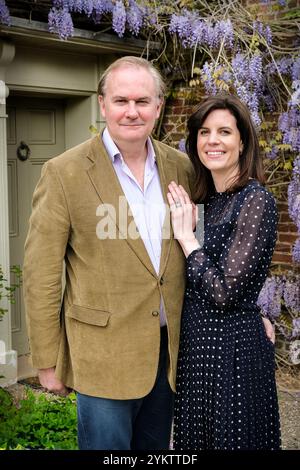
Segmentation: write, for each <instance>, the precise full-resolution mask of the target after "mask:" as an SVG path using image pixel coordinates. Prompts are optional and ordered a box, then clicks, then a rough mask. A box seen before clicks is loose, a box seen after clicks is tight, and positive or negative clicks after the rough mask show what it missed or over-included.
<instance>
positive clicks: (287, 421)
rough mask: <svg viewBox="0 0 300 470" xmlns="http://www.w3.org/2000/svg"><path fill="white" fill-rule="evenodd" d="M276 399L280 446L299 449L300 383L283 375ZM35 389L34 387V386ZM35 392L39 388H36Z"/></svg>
mask: <svg viewBox="0 0 300 470" xmlns="http://www.w3.org/2000/svg"><path fill="white" fill-rule="evenodd" d="M277 385H278V399H279V409H280V420H281V433H282V448H283V449H285V450H287V449H288V450H295V449H298V450H300V386H299V387H298V385H300V383H299V382H297V383H296V384H295V383H293V384H291V382H290V381H289V380H288V379H287V378H286V377H285V378H284V379H282V377H281V378H280V379H279V380H278V381H277ZM8 390H9V391H10V392H11V393H12V394H13V396H14V398H15V401H16V402H18V401H19V400H20V399H21V398H23V395H24V385H23V384H19V383H18V384H15V385H12V386H11V387H8ZM34 390H36V388H34ZM36 392H37V393H39V392H40V390H36ZM52 396H53V395H52Z"/></svg>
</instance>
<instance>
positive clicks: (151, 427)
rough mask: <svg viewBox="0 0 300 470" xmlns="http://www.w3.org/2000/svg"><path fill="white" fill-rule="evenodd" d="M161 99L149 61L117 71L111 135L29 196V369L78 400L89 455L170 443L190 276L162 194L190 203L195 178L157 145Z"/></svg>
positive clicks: (103, 93)
mask: <svg viewBox="0 0 300 470" xmlns="http://www.w3.org/2000/svg"><path fill="white" fill-rule="evenodd" d="M163 94H164V84H163V81H162V79H161V77H160V75H159V73H158V72H157V70H156V69H155V68H154V67H153V66H152V65H151V64H150V63H149V62H147V61H146V60H144V59H139V58H135V57H124V58H122V59H119V60H117V61H116V62H114V63H113V64H112V65H111V66H110V67H109V69H108V70H107V71H106V72H105V73H104V75H103V77H102V78H101V80H100V83H99V104H100V108H101V111H102V115H103V116H104V117H105V118H106V123H107V127H106V129H105V131H104V132H103V134H102V135H101V136H96V137H94V138H92V139H91V140H89V141H87V142H85V143H83V144H81V145H79V146H77V147H75V148H73V149H71V150H68V151H67V152H65V153H64V154H62V155H60V156H58V157H56V158H54V159H52V160H50V161H49V162H48V163H46V165H45V166H44V168H43V171H42V176H41V179H40V181H39V183H38V185H37V188H36V190H35V193H34V197H33V212H32V216H31V220H30V229H29V234H28V237H27V241H26V245H25V261H24V288H25V304H26V312H27V319H28V331H29V338H30V344H31V352H32V359H33V365H34V366H35V367H37V368H38V369H39V379H40V382H41V384H42V385H43V386H44V387H46V388H47V389H48V390H51V391H54V392H56V393H61V394H66V393H67V392H68V388H74V389H75V390H76V391H77V404H78V439H79V447H80V448H81V449H121V450H124V449H135V450H147V449H152V450H155V449H168V446H169V439H170V430H171V422H172V412H173V391H174V390H175V374H176V362H177V350H178V341H179V327H180V314H181V308H182V300H183V292H184V278H185V273H184V256H183V254H182V253H181V250H180V247H179V245H178V244H177V242H176V241H174V239H173V238H172V237H171V236H170V234H169V233H168V229H169V228H170V227H169V224H168V222H169V216H168V213H167V210H166V203H167V200H166V194H167V191H168V189H167V186H168V184H169V183H170V181H172V180H174V181H176V182H178V183H179V184H182V185H183V186H184V187H185V188H186V190H187V191H188V192H189V194H191V186H192V183H191V181H192V178H193V170H192V167H191V164H190V163H189V161H188V159H187V157H186V156H184V155H183V154H182V153H180V152H178V151H176V150H173V149H171V148H170V147H168V146H166V145H164V144H161V143H159V142H156V141H154V140H152V139H150V137H149V136H150V134H151V132H152V130H153V127H154V125H155V121H156V119H157V118H158V117H159V114H160V111H161V107H162V103H163ZM124 201H125V205H124ZM124 207H125V208H126V209H128V213H129V215H128V217H127V220H126V223H125V225H124V223H123V222H124V212H126V211H124ZM112 208H113V210H111V209H112ZM106 209H107V211H106ZM105 211H106V212H105ZM131 213H132V215H133V216H132V215H131ZM107 214H108V215H107ZM100 215H105V217H106V218H102V220H101V218H100V219H99V216H100ZM104 222H107V226H106V227H105V224H104ZM107 227H108V228H109V229H110V230H108V231H107V230H106V229H107ZM112 228H113V229H114V230H112ZM133 228H134V230H133ZM104 229H105V230H104ZM107 235H108V236H107ZM64 260H65V263H66V286H65V290H64V295H63V302H61V291H62V287H61V277H62V268H63V261H64ZM61 304H62V307H61Z"/></svg>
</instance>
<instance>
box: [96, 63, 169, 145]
mask: <svg viewBox="0 0 300 470" xmlns="http://www.w3.org/2000/svg"><path fill="white" fill-rule="evenodd" d="M99 104H100V109H101V113H102V115H103V116H104V117H105V119H106V125H107V128H108V130H109V133H110V135H111V137H112V139H113V140H114V142H115V143H116V144H117V145H118V144H119V145H120V147H122V145H123V146H124V145H126V144H128V143H132V144H142V145H144V143H145V142H146V140H147V138H148V136H149V135H150V134H151V132H152V130H153V128H154V125H155V120H156V119H157V118H158V117H159V114H160V110H161V106H162V100H161V99H160V98H159V97H158V90H157V87H156V85H155V82H154V79H153V77H152V75H150V73H149V72H148V71H147V70H146V69H144V68H142V67H130V66H126V65H124V66H121V67H120V68H117V69H115V70H113V71H112V72H111V73H110V74H109V76H108V77H107V80H106V89H105V94H104V96H99Z"/></svg>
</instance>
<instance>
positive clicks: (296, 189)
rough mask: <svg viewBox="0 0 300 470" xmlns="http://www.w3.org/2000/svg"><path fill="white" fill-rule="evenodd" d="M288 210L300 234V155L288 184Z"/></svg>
mask: <svg viewBox="0 0 300 470" xmlns="http://www.w3.org/2000/svg"><path fill="white" fill-rule="evenodd" d="M288 210H289V216H290V217H291V219H292V221H293V222H294V224H295V225H296V226H297V229H298V232H299V234H300V155H298V156H297V157H296V158H295V160H294V163H293V172H292V179H291V182H290V183H289V186H288ZM294 250H295V256H296V259H297V258H299V257H298V254H297V253H298V252H297V247H296V248H295V247H294Z"/></svg>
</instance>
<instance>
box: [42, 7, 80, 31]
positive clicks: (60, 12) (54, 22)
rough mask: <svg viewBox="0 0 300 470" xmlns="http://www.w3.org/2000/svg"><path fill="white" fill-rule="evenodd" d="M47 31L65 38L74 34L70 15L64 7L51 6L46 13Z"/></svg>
mask: <svg viewBox="0 0 300 470" xmlns="http://www.w3.org/2000/svg"><path fill="white" fill-rule="evenodd" d="M48 24H49V31H50V32H51V33H57V34H58V35H59V37H60V38H61V39H67V38H68V37H69V36H73V34H74V26H73V21H72V17H71V15H70V13H69V11H68V10H66V9H65V8H62V9H58V8H51V10H50V11H49V15H48Z"/></svg>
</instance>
